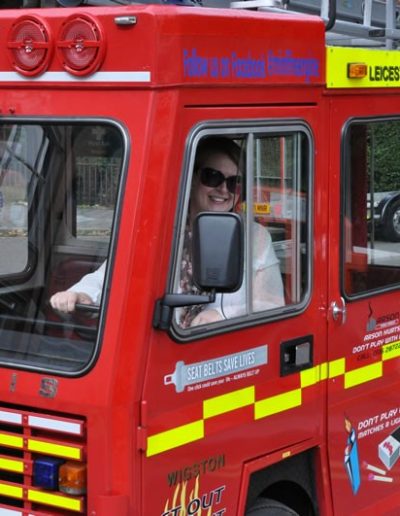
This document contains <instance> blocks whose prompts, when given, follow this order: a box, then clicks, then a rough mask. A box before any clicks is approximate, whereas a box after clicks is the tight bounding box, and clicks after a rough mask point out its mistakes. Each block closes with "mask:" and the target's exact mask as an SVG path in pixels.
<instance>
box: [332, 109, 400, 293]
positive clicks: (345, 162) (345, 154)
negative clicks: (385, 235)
mask: <svg viewBox="0 0 400 516" xmlns="http://www.w3.org/2000/svg"><path fill="white" fill-rule="evenodd" d="M384 122H398V123H399V124H400V117H398V116H397V117H396V116H385V115H377V116H368V117H351V118H349V119H348V120H347V121H346V123H345V124H344V126H343V130H342V137H341V161H340V167H341V170H340V258H339V259H340V267H339V270H340V291H341V295H342V296H343V299H344V300H345V301H346V302H354V301H358V300H361V299H367V298H371V297H374V296H376V295H377V294H384V293H387V292H393V291H396V290H399V289H400V281H399V282H398V283H393V284H388V285H384V286H382V287H376V288H372V289H370V290H365V291H362V292H355V293H354V294H352V293H349V292H347V291H346V253H347V251H348V249H347V248H346V243H347V242H346V224H345V220H346V203H351V198H350V197H349V196H348V193H347V192H348V190H347V189H346V185H347V184H348V182H349V181H350V177H351V162H350V161H351V149H350V143H349V135H350V131H351V128H352V127H354V126H355V125H359V126H361V125H364V126H368V124H373V123H384ZM372 216H373V207H372ZM368 242H369V238H368Z"/></svg>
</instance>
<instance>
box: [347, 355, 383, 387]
mask: <svg viewBox="0 0 400 516" xmlns="http://www.w3.org/2000/svg"><path fill="white" fill-rule="evenodd" d="M382 373H383V366H382V362H377V363H375V364H370V365H367V366H364V367H360V368H359V369H354V370H353V371H349V372H348V373H345V375H344V388H345V389H350V388H351V387H355V386H356V385H360V384H362V383H366V382H369V381H371V380H375V379H376V378H380V377H381V376H382Z"/></svg>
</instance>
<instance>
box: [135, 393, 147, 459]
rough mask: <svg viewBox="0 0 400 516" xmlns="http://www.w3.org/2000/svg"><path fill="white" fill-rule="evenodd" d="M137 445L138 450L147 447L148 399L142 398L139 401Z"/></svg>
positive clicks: (144, 449)
mask: <svg viewBox="0 0 400 516" xmlns="http://www.w3.org/2000/svg"><path fill="white" fill-rule="evenodd" d="M137 447H138V450H143V451H146V449H147V401H146V400H141V401H140V403H139V426H138V427H137Z"/></svg>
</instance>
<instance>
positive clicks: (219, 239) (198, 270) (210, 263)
mask: <svg viewBox="0 0 400 516" xmlns="http://www.w3.org/2000/svg"><path fill="white" fill-rule="evenodd" d="M192 245H193V281H194V283H195V285H196V286H197V287H198V288H199V289H200V290H215V291H217V292H235V291H236V290H239V288H240V287H241V285H242V281H243V255H244V239H243V223H242V219H241V218H240V217H239V215H237V214H236V213H215V212H210V213H209V212H204V213H200V214H199V215H197V217H196V219H195V220H194V224H193V240H192Z"/></svg>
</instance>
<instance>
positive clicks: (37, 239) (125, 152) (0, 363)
mask: <svg viewBox="0 0 400 516" xmlns="http://www.w3.org/2000/svg"><path fill="white" fill-rule="evenodd" d="M2 123H3V124H11V125H18V124H20V125H40V126H52V125H53V126H58V125H60V126H63V125H64V126H66V125H70V126H76V125H80V124H83V125H86V126H89V125H106V126H112V127H114V128H115V129H116V130H117V131H118V133H119V135H120V137H121V142H122V145H123V148H122V153H121V154H122V161H121V166H120V175H119V180H118V188H117V190H116V197H115V205H114V214H113V218H112V222H111V226H110V230H111V233H110V238H109V243H108V245H107V247H108V249H109V253H108V255H107V262H108V263H107V268H106V272H105V276H104V286H103V294H102V300H101V304H100V305H99V319H98V328H97V335H96V340H95V341H94V343H93V350H92V352H91V356H90V359H89V360H88V361H87V362H86V363H85V364H84V366H83V367H81V368H80V369H76V370H72V371H68V370H63V369H57V368H56V367H46V366H45V365H33V364H29V363H28V362H26V363H23V362H20V361H16V362H12V361H9V362H8V361H4V360H3V359H2V358H0V367H5V368H10V367H11V368H14V369H17V370H23V371H34V372H39V373H42V374H47V375H48V374H51V375H54V376H60V377H72V378H76V377H81V376H84V375H86V374H88V373H89V372H90V371H91V369H92V368H93V367H94V365H95V364H96V362H97V360H98V358H99V356H100V351H101V342H102V338H103V333H104V325H105V313H106V311H107V306H108V300H109V284H110V280H111V277H112V270H113V266H114V258H115V250H116V244H117V241H118V233H119V220H120V215H121V211H122V205H123V198H124V192H125V184H126V181H127V171H128V160H129V157H130V155H131V139H130V136H129V132H128V129H127V127H126V126H125V125H124V124H123V122H121V121H120V120H116V119H114V118H105V117H93V116H82V117H80V118H77V117H65V116H60V117H56V116H54V117H43V116H38V117H23V116H22V117H12V118H10V117H6V118H4V119H2ZM64 187H65V185H64ZM34 203H35V201H34ZM68 204H69V201H68V199H65V202H64V203H63V213H64V216H65V220H64V224H65V228H64V231H65V235H64V236H65V239H66V240H65V242H64V243H63V244H61V245H60V244H57V243H56V242H53V244H54V246H53V252H60V251H62V252H65V253H71V255H74V254H77V253H78V252H77V246H76V240H77V239H75V238H74V241H75V242H72V241H71V238H70V237H69V236H68V234H67V233H68V232H67V231H66V229H67V226H66V224H67V219H69V218H70V206H68ZM29 211H31V210H29ZM36 213H37V211H36ZM44 222H45V221H44V214H43V213H41V212H39V214H38V219H37V221H34V222H33V220H32V214H31V213H30V214H29V215H28V241H29V247H31V242H30V235H31V234H32V231H33V232H34V233H33V236H32V238H33V239H34V244H35V245H34V248H35V249H37V250H38V249H41V248H42V247H43V243H44V242H45V241H46V237H45V229H44V226H45V224H44ZM74 243H75V245H74ZM80 244H82V241H81V242H80ZM32 245H33V244H32ZM90 245H91V243H89V242H87V243H86V245H82V246H81V251H82V250H83V249H84V248H86V249H89V248H90ZM37 253H39V251H37ZM79 254H82V252H80V253H79ZM36 263H37V266H36V269H37V275H36V276H35V277H33V276H32V273H30V274H29V276H25V277H24V278H22V280H21V281H19V282H18V283H17V282H16V281H13V282H12V284H11V285H17V286H18V285H20V284H21V283H22V282H23V283H24V285H23V288H24V289H29V288H35V286H36V283H37V282H38V281H40V280H41V278H42V279H43V278H44V275H45V270H44V269H45V264H44V263H42V261H40V260H38V258H37V257H36ZM29 271H32V265H31V264H30V267H29ZM32 272H33V271H32ZM10 277H11V276H10ZM7 285H9V283H7ZM20 288H21V287H19V289H20ZM2 290H3V288H2ZM5 290H9V287H7V289H5ZM17 291H18V289H17Z"/></svg>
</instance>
